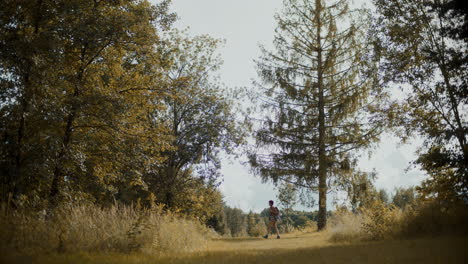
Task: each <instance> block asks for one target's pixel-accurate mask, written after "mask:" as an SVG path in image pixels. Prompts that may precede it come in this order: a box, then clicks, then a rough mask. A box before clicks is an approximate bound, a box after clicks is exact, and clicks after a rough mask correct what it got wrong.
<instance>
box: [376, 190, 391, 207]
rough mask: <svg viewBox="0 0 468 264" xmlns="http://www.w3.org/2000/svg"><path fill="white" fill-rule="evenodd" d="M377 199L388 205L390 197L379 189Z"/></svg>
mask: <svg viewBox="0 0 468 264" xmlns="http://www.w3.org/2000/svg"><path fill="white" fill-rule="evenodd" d="M378 197H379V200H380V201H382V202H383V203H385V204H388V203H390V197H389V195H388V192H387V191H386V190H385V189H380V190H379V192H378Z"/></svg>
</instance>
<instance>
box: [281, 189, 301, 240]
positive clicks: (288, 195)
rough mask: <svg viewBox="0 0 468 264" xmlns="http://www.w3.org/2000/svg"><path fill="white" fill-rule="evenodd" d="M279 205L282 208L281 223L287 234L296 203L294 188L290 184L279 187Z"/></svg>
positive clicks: (290, 227)
mask: <svg viewBox="0 0 468 264" xmlns="http://www.w3.org/2000/svg"><path fill="white" fill-rule="evenodd" d="M277 197H278V200H279V202H280V204H281V205H282V206H283V223H284V225H285V231H286V232H289V231H290V230H291V229H292V220H291V216H290V214H291V211H292V209H293V207H294V205H296V203H297V192H296V187H295V186H294V185H293V184H291V183H285V184H283V185H280V186H279V188H278V194H277Z"/></svg>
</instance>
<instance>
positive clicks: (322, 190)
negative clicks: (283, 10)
mask: <svg viewBox="0 0 468 264" xmlns="http://www.w3.org/2000/svg"><path fill="white" fill-rule="evenodd" d="M321 9H322V7H321V4H320V0H315V10H316V12H317V15H316V20H317V57H318V58H317V61H318V65H317V73H318V76H317V78H318V91H319V95H318V99H319V102H318V108H319V109H318V110H319V212H318V223H317V227H318V230H319V231H320V230H323V229H325V227H326V225H327V178H326V177H327V168H326V166H327V164H326V160H327V159H326V153H325V102H324V89H323V88H324V87H323V65H322V50H321V37H320V33H321V30H320V29H321V21H320V14H321Z"/></svg>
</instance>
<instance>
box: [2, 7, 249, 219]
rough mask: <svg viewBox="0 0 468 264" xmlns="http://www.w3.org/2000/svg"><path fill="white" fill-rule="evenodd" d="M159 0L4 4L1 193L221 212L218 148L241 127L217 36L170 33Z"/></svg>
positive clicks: (233, 142) (229, 144) (237, 137)
mask: <svg viewBox="0 0 468 264" xmlns="http://www.w3.org/2000/svg"><path fill="white" fill-rule="evenodd" d="M169 4H170V1H158V3H157V4H155V5H152V4H150V3H149V2H148V1H145V0H142V1H140V0H126V1H87V0H86V1H85V0H73V1H49V0H41V1H19V2H18V1H10V0H5V1H2V3H1V6H2V11H1V12H0V23H1V25H0V45H1V46H0V135H1V141H0V146H1V147H0V168H1V169H0V177H1V182H0V202H9V203H10V205H11V206H12V207H16V208H23V207H24V208H30V209H43V208H48V209H49V210H53V208H54V207H57V206H60V203H72V204H73V203H75V202H83V201H86V202H95V203H97V204H100V205H103V206H109V205H111V204H113V203H114V202H115V201H118V202H122V203H124V204H140V205H141V206H143V207H151V205H152V204H153V203H155V202H156V203H161V204H164V205H165V209H167V210H171V211H174V212H180V213H182V214H184V215H187V216H190V217H196V218H198V219H199V220H200V221H202V222H204V223H206V222H208V221H209V220H210V219H211V218H213V217H215V215H216V214H217V213H218V212H220V211H222V207H223V204H222V197H221V194H220V193H219V191H218V190H217V189H216V187H217V184H218V183H219V181H218V178H219V176H220V175H219V168H220V162H219V153H220V152H221V151H224V152H227V153H228V154H232V153H233V151H234V148H235V147H236V146H237V145H238V144H240V143H242V141H243V130H242V128H241V127H240V126H239V124H238V122H237V121H236V116H235V110H233V107H234V106H233V105H234V104H233V99H232V98H233V96H231V94H230V93H228V92H227V91H226V90H225V89H223V88H222V87H220V85H219V84H218V83H217V82H216V81H215V76H213V73H214V72H215V71H216V70H217V69H218V67H219V65H220V63H221V62H220V60H219V57H218V55H217V53H216V48H217V46H218V44H219V41H217V40H214V39H212V38H210V37H208V36H198V37H193V38H190V37H188V36H186V35H184V34H183V33H180V32H178V31H175V30H173V31H170V29H171V27H172V23H173V22H174V20H175V18H176V16H175V14H173V13H170V11H169Z"/></svg>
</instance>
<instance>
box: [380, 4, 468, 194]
mask: <svg viewBox="0 0 468 264" xmlns="http://www.w3.org/2000/svg"><path fill="white" fill-rule="evenodd" d="M374 3H375V6H376V10H377V13H376V16H375V20H374V23H373V24H374V26H373V35H374V37H375V44H376V45H375V46H376V48H375V49H376V51H377V55H378V60H379V61H380V73H381V74H380V76H382V78H381V83H382V86H385V87H387V88H389V89H391V88H392V87H394V86H395V85H397V86H399V87H400V89H401V90H402V91H403V93H404V94H405V95H406V96H405V97H404V98H403V99H402V100H396V101H395V102H394V103H393V104H392V105H391V107H389V108H385V109H384V111H385V112H386V113H387V115H388V120H389V121H390V123H392V124H393V126H394V127H396V128H397V131H398V133H399V134H400V135H401V137H402V138H403V139H407V138H409V137H411V136H413V135H415V134H416V135H418V136H420V137H422V138H423V139H424V146H422V147H421V149H420V150H419V151H418V155H419V157H418V158H417V160H416V161H415V164H416V165H419V166H420V167H421V168H422V169H423V170H425V171H426V172H427V173H428V174H429V178H428V179H427V180H425V182H424V184H423V186H428V187H430V189H427V190H426V193H428V192H433V193H432V196H435V197H437V196H444V197H445V196H446V194H449V193H451V194H456V197H455V198H458V199H467V198H468V165H467V164H468V145H467V134H468V127H467V124H468V118H467V114H466V111H465V109H466V105H467V98H468V86H467V84H468V83H467V80H468V78H467V77H468V76H467V72H468V71H467V69H468V52H467V51H468V40H467V37H466V32H467V31H466V28H467V27H466V25H467V20H466V16H467V15H466V13H464V12H463V11H462V10H463V9H462V8H461V7H460V1H454V0H431V1H390V2H389V1H383V0H376V1H374ZM465 10H466V9H465ZM442 175H443V176H442ZM441 177H447V178H446V179H445V180H444V179H442V178H441ZM438 183H444V184H443V187H442V185H441V187H442V188H441V189H438V188H434V187H436V186H437V185H438ZM447 188H449V189H450V190H447ZM438 193H444V195H438ZM450 199H453V198H450Z"/></svg>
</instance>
